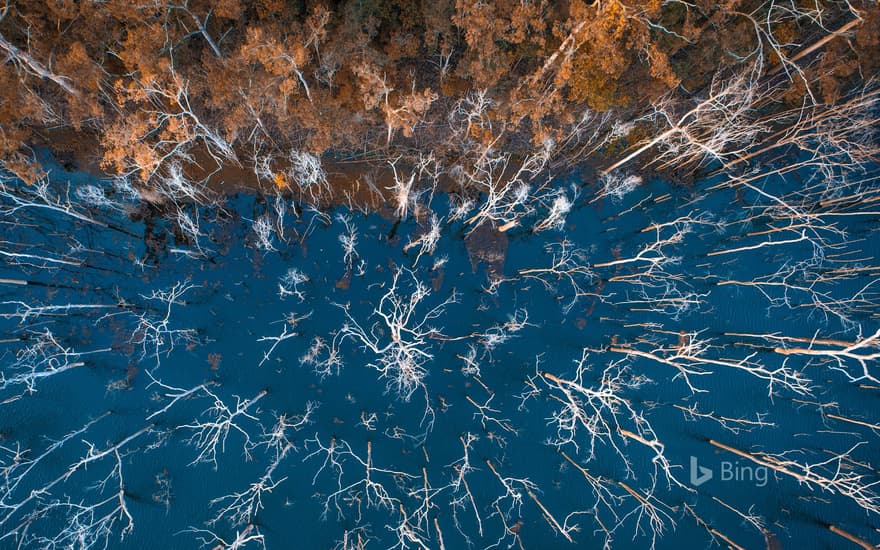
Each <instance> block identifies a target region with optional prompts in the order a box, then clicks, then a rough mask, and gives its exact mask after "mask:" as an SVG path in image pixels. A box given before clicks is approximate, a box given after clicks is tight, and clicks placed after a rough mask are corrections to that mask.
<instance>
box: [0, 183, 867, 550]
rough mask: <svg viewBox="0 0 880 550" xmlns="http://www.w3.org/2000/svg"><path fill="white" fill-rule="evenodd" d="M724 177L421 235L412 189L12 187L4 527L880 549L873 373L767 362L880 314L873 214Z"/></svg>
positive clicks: (1, 354) (592, 196) (123, 533)
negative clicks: (167, 206)
mask: <svg viewBox="0 0 880 550" xmlns="http://www.w3.org/2000/svg"><path fill="white" fill-rule="evenodd" d="M67 182H73V183H74V187H75V186H77V185H79V186H82V185H84V184H88V183H91V184H95V185H101V186H104V187H106V185H107V184H104V183H100V182H92V181H90V180H88V178H87V176H84V175H82V174H67V173H64V172H62V171H56V172H55V174H54V177H53V180H52V183H51V196H52V197H56V198H58V200H59V201H60V202H64V201H66V200H67V199H66V197H68V195H67V194H66V193H67V192H68V190H67ZM719 183H723V182H721V181H719V180H710V181H700V182H697V183H696V184H694V185H693V186H680V185H674V184H672V183H669V182H660V181H653V182H647V183H645V184H643V185H642V186H640V187H638V188H637V189H635V190H634V191H632V192H630V193H629V194H626V195H625V196H623V197H622V198H619V199H612V198H610V197H606V198H600V197H598V195H597V193H596V191H595V186H594V185H592V184H591V182H581V181H580V180H579V178H578V177H577V176H576V175H573V176H571V177H570V178H569V180H567V181H559V182H557V183H556V185H557V186H558V187H561V188H562V189H565V192H566V196H567V197H568V199H569V200H570V201H571V202H572V203H573V205H574V206H573V208H572V210H571V211H570V212H569V213H568V214H567V216H566V218H565V222H564V224H562V225H561V227H559V228H549V229H547V230H545V231H541V232H535V231H532V230H531V228H532V227H534V225H535V223H534V222H535V221H536V219H529V218H527V221H528V220H531V221H530V222H529V223H522V224H520V226H518V227H514V228H512V229H510V230H509V231H507V232H505V233H503V234H500V233H498V232H497V231H496V230H495V229H491V228H490V229H491V230H490V231H489V232H486V231H485V230H482V229H480V230H477V231H474V226H473V224H471V225H468V224H467V223H466V221H467V220H466V219H459V220H455V221H449V218H450V215H451V212H450V206H449V202H448V200H447V197H446V196H444V195H437V196H434V197H433V199H432V200H431V202H430V205H429V208H430V211H431V212H433V213H435V214H436V215H437V216H438V218H439V220H440V223H439V227H440V233H439V242H438V243H437V245H436V249H435V250H434V251H433V252H428V251H426V252H425V253H424V254H422V255H421V256H419V249H420V247H419V246H408V245H409V243H411V242H413V241H415V240H417V239H418V238H419V237H420V236H421V235H423V234H424V232H425V221H426V220H427V219H428V218H427V215H426V213H427V209H423V210H422V215H420V216H409V217H408V218H407V219H404V220H402V221H398V220H397V219H394V218H393V217H390V216H384V217H383V216H380V215H377V214H370V215H365V214H363V213H360V212H352V211H349V210H348V209H346V208H338V209H336V210H333V211H326V212H319V211H315V210H308V209H306V210H302V209H301V208H300V207H299V205H294V204H293V203H291V202H290V201H286V202H283V204H281V205H280V206H279V207H277V208H276V200H277V199H276V198H274V197H266V198H262V197H255V196H252V195H239V196H235V197H231V198H230V199H229V200H228V202H227V203H225V204H223V205H222V208H221V207H212V208H202V209H195V208H193V207H189V208H188V210H186V212H187V214H188V216H190V218H191V219H196V218H197V219H198V227H199V232H200V233H201V237H200V238H199V240H198V241H197V242H196V241H193V240H187V239H185V238H182V237H180V236H178V237H179V238H177V239H176V242H175V239H174V238H173V237H171V236H166V233H173V227H174V225H173V224H172V223H170V222H168V221H167V220H162V219H158V220H155V219H153V220H151V222H150V225H149V226H147V225H145V223H144V221H143V220H141V221H133V218H132V217H131V216H129V215H128V214H127V213H126V212H120V211H114V210H113V209H112V208H110V207H108V206H104V207H100V206H94V205H93V204H89V203H88V201H86V200H84V199H82V198H81V197H78V196H77V195H76V194H75V193H74V192H70V195H69V200H70V203H69V204H70V205H71V209H72V210H71V211H72V212H75V213H81V214H83V215H84V216H85V215H87V216H88V217H89V218H91V219H92V221H84V220H83V219H81V218H76V217H73V216H71V215H70V212H66V213H65V212H59V211H58V210H57V209H56V210H51V209H46V208H38V207H34V206H27V207H21V208H19V209H16V210H14V211H13V210H11V208H14V207H15V204H14V203H13V201H11V200H10V199H9V197H6V198H4V199H3V203H2V204H3V208H4V209H5V210H3V212H4V215H3V218H2V222H3V241H4V243H3V244H2V245H0V249H3V250H6V251H12V252H15V253H17V254H19V256H17V257H14V258H13V257H5V258H4V263H3V264H2V266H0V279H4V280H7V281H6V282H5V283H4V284H0V293H2V297H0V302H2V305H0V313H2V317H0V324H2V329H3V332H2V334H0V341H2V344H0V369H2V373H3V376H4V380H5V384H4V386H3V390H2V393H0V400H2V401H3V403H2V405H0V433H2V441H0V446H2V450H0V465H2V467H3V468H4V470H3V472H4V474H5V478H4V485H3V496H2V499H0V521H2V524H0V533H4V535H5V536H4V537H3V538H2V539H0V540H2V543H0V546H2V547H4V548H12V547H16V545H18V544H21V545H22V547H26V548H45V547H57V548H64V547H74V548H84V547H99V548H102V547H104V546H105V545H106V547H109V548H123V547H124V548H193V547H197V546H198V545H199V544H200V543H202V542H204V543H205V544H206V545H207V547H211V548H213V547H216V546H217V545H220V546H221V547H229V546H232V545H233V542H234V541H235V540H236V537H238V539H239V541H243V542H244V541H246V540H247V539H250V542H247V543H246V544H244V545H243V546H244V547H259V545H260V544H265V546H266V547H268V548H289V547H296V548H316V549H319V548H333V547H339V548H343V547H346V548H356V547H358V543H364V544H366V543H367V542H369V547H370V548H388V547H398V548H401V547H410V548H419V547H420V546H421V545H425V546H427V547H431V548H440V547H445V548H464V547H467V546H468V545H473V546H474V547H477V548H485V547H498V548H508V547H519V546H520V545H522V546H524V547H527V548H569V547H576V548H593V547H601V546H602V545H603V544H604V543H608V544H609V545H610V546H613V547H619V548H645V547H649V546H651V545H655V546H656V547H657V548H682V547H687V548H702V547H710V546H712V545H713V544H719V545H721V546H722V547H723V546H725V545H727V544H733V543H735V544H737V545H740V546H742V547H745V548H760V547H765V546H766V547H769V548H779V547H782V548H832V547H834V548H839V547H840V548H842V547H846V545H852V547H855V545H854V544H853V543H852V542H848V541H846V540H845V539H844V538H843V537H842V535H841V534H839V533H835V532H832V531H831V530H830V529H829V527H830V526H834V527H835V528H836V529H839V530H842V531H845V532H847V533H849V534H851V535H853V536H855V537H858V538H861V539H863V540H866V541H869V542H872V543H874V544H876V543H878V542H880V534H878V528H880V520H878V509H877V507H878V506H880V500H878V497H876V496H874V495H876V494H877V492H878V491H880V489H877V484H878V483H880V476H878V474H877V470H876V468H877V461H878V458H880V456H878V446H877V438H878V435H880V433H878V428H877V424H878V418H877V416H878V415H877V410H878V407H877V405H878V401H877V396H878V391H877V385H876V384H874V382H873V381H872V380H871V379H869V378H860V372H861V371H862V370H863V368H862V366H861V365H860V364H859V363H858V362H857V361H853V360H852V359H851V358H843V359H841V360H840V361H839V362H838V361H837V359H836V358H832V359H830V360H829V359H828V357H816V356H812V355H809V354H804V353H791V354H783V353H780V350H781V349H784V348H785V347H786V346H789V347H793V348H799V349H805V348H808V347H809V346H810V340H811V339H813V338H816V339H824V340H828V341H841V342H857V341H859V340H860V338H866V337H869V336H871V335H872V334H874V333H875V332H876V331H877V330H878V327H880V323H878V317H877V312H876V309H874V307H873V304H874V303H875V302H873V297H874V296H876V292H875V290H876V289H875V288H873V286H872V285H873V281H876V279H877V275H878V272H877V270H876V269H872V268H871V267H870V266H871V265H875V264H876V260H875V258H874V256H875V255H876V252H877V251H878V250H880V235H878V231H877V229H878V224H877V219H878V217H877V215H876V214H874V215H866V214H862V213H860V214H858V215H841V216H837V217H834V218H833V219H831V218H822V219H821V221H822V222H823V223H825V222H827V224H826V225H825V226H824V227H825V228H823V229H819V230H817V231H816V232H815V233H814V232H812V230H809V229H803V228H801V227H799V226H797V224H796V223H795V222H792V227H790V228H789V229H787V230H784V231H783V230H779V229H778V228H781V227H784V226H785V224H782V223H780V222H779V221H778V220H776V221H774V220H771V219H770V218H769V217H768V216H767V215H766V213H767V210H766V209H767V208H768V207H769V206H770V205H771V203H772V200H771V199H769V198H768V197H767V196H764V195H762V194H761V193H757V192H755V191H754V190H749V189H744V190H743V189H741V190H739V191H737V190H735V189H734V188H733V187H732V186H721V187H718V188H715V187H714V186H716V185H717V184H719ZM9 185H10V186H11V185H13V184H11V183H10V184H9ZM762 185H763V186H764V187H763V188H764V189H767V190H768V192H771V193H772V194H773V195H774V196H782V195H785V194H787V193H790V192H794V191H796V190H797V189H800V188H802V187H804V186H807V185H809V183H804V182H800V181H766V182H763V183H762ZM17 192H20V193H23V194H25V195H28V194H29V193H32V192H33V191H32V190H28V189H24V188H22V189H19V190H18V191H17ZM117 198H118V196H117ZM426 201H427V198H424V199H423V203H424V202H426ZM92 202H94V201H92ZM129 202H130V203H131V204H133V203H134V201H129ZM65 204H67V203H65ZM853 208H854V209H857V208H858V207H855V206H854V207H853ZM817 209H818V210H817V211H822V210H821V206H817ZM863 210H865V211H867V210H870V209H869V208H864V209H863ZM539 212H540V207H539ZM279 213H283V216H284V219H283V222H281V221H279ZM261 218H262V219H264V220H265V221H266V223H268V224H269V225H271V229H272V230H271V231H268V232H267V239H268V240H267V241H266V243H268V244H270V245H271V247H272V248H274V250H267V249H266V247H265V246H264V247H261V246H260V243H259V242H258V239H257V238H256V235H255V232H254V229H253V226H254V221H255V220H260V219H261ZM416 218H419V219H421V223H420V221H419V219H416ZM96 222H98V223H96ZM282 227H283V231H281V230H280V229H279V228H282ZM828 227H830V229H827V228H828ZM472 231H474V232H473V233H471V232H472ZM281 233H283V234H281ZM353 234H356V242H357V244H356V247H355V248H354V252H353V253H351V254H348V255H346V253H345V249H344V244H345V243H344V242H343V241H341V240H340V238H341V237H346V238H348V239H351V237H352V235H353ZM145 235H147V236H148V238H146V239H145V238H144V236H145ZM816 235H819V236H816ZM820 237H821V239H824V240H823V241H822V243H823V246H821V247H819V246H817V244H816V243H817V242H819V239H820ZM782 241H786V242H782ZM349 242H350V241H349ZM762 243H763V244H762ZM771 243H772V244H771ZM264 244H265V243H264ZM735 249H740V250H738V251H734V250H735ZM199 251H201V252H199ZM21 254H31V255H33V256H34V258H26V257H24V256H21ZM37 256H38V257H39V258H37ZM566 261H569V262H568V263H565V262H566ZM872 262H875V263H874V264H872ZM554 263H557V266H561V267H558V268H557V269H556V271H555V272H550V271H547V269H548V268H549V267H551V266H553V265H554ZM562 271H566V273H562ZM789 271H790V274H789ZM774 274H777V275H776V276H775V277H773V275H774ZM9 281H13V282H9ZM756 281H758V282H764V283H771V282H773V283H778V282H780V281H782V282H783V283H785V284H786V285H788V286H787V287H785V286H783V285H782V284H778V285H777V284H765V285H763V286H760V285H755V284H748V283H754V282H756ZM804 281H807V283H805V282H804ZM22 282H27V283H28V284H19V283H22ZM414 296H415V298H414ZM817 296H818V298H817ZM854 296H855V297H856V298H857V299H856V302H855V303H854V302H852V300H851V299H852V297H854ZM817 300H818V301H819V302H821V303H823V304H833V307H825V308H823V307H817V306H816V302H817ZM47 306H70V307H57V308H55V309H49V310H47V309H42V310H40V309H34V308H41V307H47ZM850 306H852V307H850ZM841 312H842V313H841ZM782 337H788V338H791V339H793V340H788V341H784V340H781V339H780V338H782ZM316 342H317V344H316ZM818 348H821V349H832V348H834V344H833V343H828V344H826V345H822V344H816V343H815V342H814V349H818ZM838 348H839V346H838ZM876 351H877V348H876V347H875V346H873V345H867V346H866V348H864V349H863V350H861V351H859V350H856V351H855V352H854V353H862V352H864V353H871V352H876ZM383 369H384V370H383ZM864 369H867V370H866V371H865V372H869V373H870V374H871V375H873V376H876V375H877V372H878V371H877V362H876V360H875V359H872V360H869V361H867V363H866V366H865V367H864ZM40 373H42V374H40ZM28 374H30V376H28ZM36 374H39V375H38V376H37V375H36ZM16 377H18V378H16ZM307 411H309V414H308V416H307V417H304V416H305V414H306V412H307ZM279 419H281V421H282V424H281V425H280V426H279ZM591 431H592V433H590V432H591ZM713 442H714V443H713ZM731 449H732V450H731ZM737 450H738V451H740V452H739V453H737V452H735V451H737ZM762 453H768V454H770V455H773V456H774V457H775V458H772V459H768V458H766V457H765V456H764V455H763V454H762ZM844 453H846V456H845V457H843V458H841V455H842V454H844ZM749 457H752V458H749ZM762 457H763V458H762ZM783 460H790V461H791V463H785V464H783V462H782V461H783ZM768 464H774V465H776V466H777V468H775V469H773V468H769V467H768V466H767V465H768ZM804 465H806V466H807V467H805V466H804ZM780 469H781V470H780ZM786 472H788V473H786ZM798 476H800V478H799V477H798ZM848 476H849V477H848ZM851 476H860V477H858V478H857V479H853V478H852V477H851ZM821 480H826V481H828V480H830V481H828V483H827V484H826V485H824V486H823V481H821ZM255 484H256V485H255ZM853 488H859V490H860V492H858V493H857V494H853V493H852V492H850V493H849V494H848V493H847V490H848V489H853ZM258 489H259V490H258ZM122 504H124V506H125V509H124V510H123V509H122ZM575 525H577V528H576V529H575V528H572V527H573V526H575ZM567 537H568V538H570V541H569V540H567Z"/></svg>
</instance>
